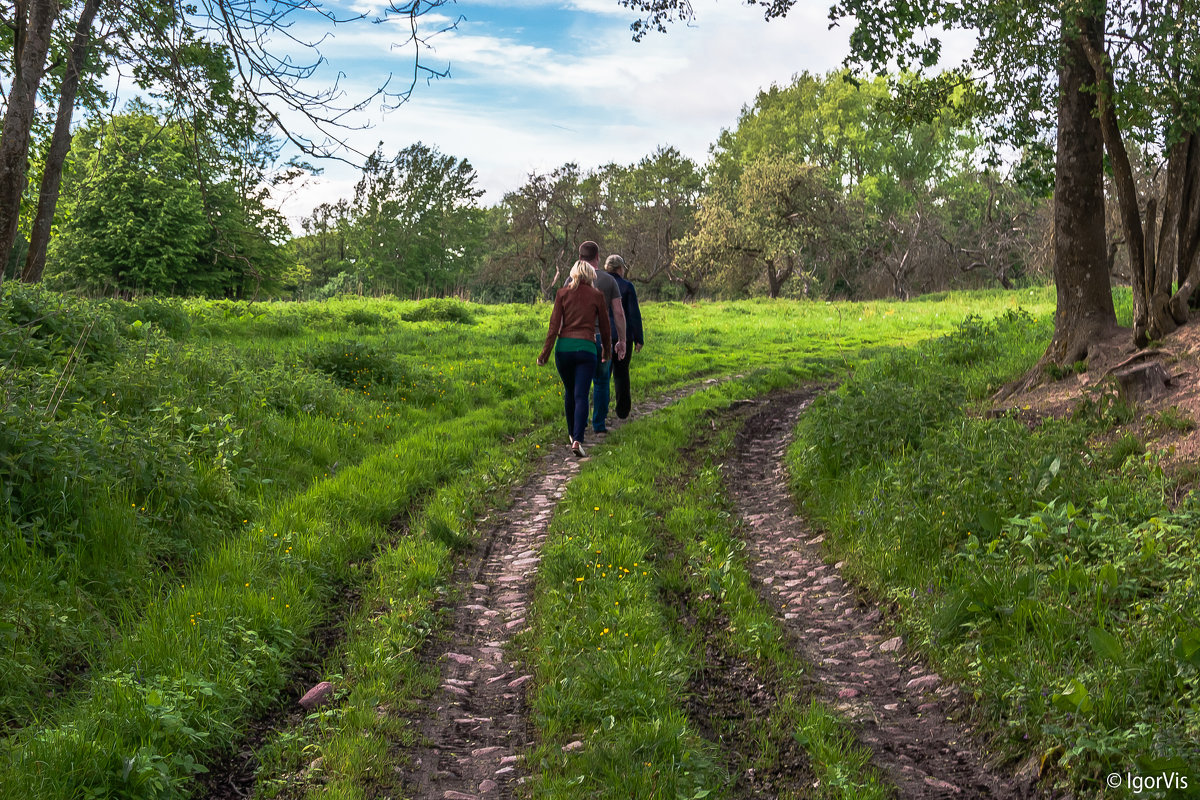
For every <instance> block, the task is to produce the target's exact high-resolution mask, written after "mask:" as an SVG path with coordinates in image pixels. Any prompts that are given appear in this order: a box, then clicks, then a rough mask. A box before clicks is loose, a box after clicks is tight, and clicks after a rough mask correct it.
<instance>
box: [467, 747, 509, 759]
mask: <svg viewBox="0 0 1200 800" xmlns="http://www.w3.org/2000/svg"><path fill="white" fill-rule="evenodd" d="M503 749H504V748H503V747H480V748H479V749H478V750H472V751H471V757H472V758H483V757H484V756H490V755H491V754H492V753H499V752H500V751H501V750H503Z"/></svg>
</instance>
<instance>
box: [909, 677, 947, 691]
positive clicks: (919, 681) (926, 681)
mask: <svg viewBox="0 0 1200 800" xmlns="http://www.w3.org/2000/svg"><path fill="white" fill-rule="evenodd" d="M941 682H942V679H941V678H940V677H939V676H937V675H922V676H921V677H920V678H913V679H912V680H911V681H909V682H908V683H906V684H905V685H904V688H905V689H913V690H916V691H919V692H924V691H927V690H929V689H936V688H937V687H938V686H939V685H941Z"/></svg>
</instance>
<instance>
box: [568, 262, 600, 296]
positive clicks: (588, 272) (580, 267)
mask: <svg viewBox="0 0 1200 800" xmlns="http://www.w3.org/2000/svg"><path fill="white" fill-rule="evenodd" d="M580 282H583V283H586V284H587V285H588V286H591V285H592V284H593V283H595V282H596V268H595V267H593V266H592V265H591V264H589V263H587V262H586V261H576V262H575V265H574V266H573V267H571V279H570V280H569V281H567V288H568V289H574V288H575V287H576V286H578V285H579V284H580Z"/></svg>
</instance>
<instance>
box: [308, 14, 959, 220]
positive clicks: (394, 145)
mask: <svg viewBox="0 0 1200 800" xmlns="http://www.w3.org/2000/svg"><path fill="white" fill-rule="evenodd" d="M568 2H569V3H570V5H569V8H568V9H567V10H564V7H563V5H562V4H561V3H551V2H549V1H548V0H471V2H463V3H461V4H458V5H455V6H446V7H443V9H442V10H443V11H451V10H457V11H462V13H463V14H464V15H466V17H467V20H466V21H464V22H462V23H461V24H460V25H459V26H458V27H457V28H456V29H454V30H450V31H447V32H445V33H443V34H440V35H439V36H437V37H436V38H434V39H433V40H432V42H431V44H432V49H431V50H430V51H429V52H428V53H427V54H426V57H427V59H428V60H430V61H431V63H432V62H437V63H448V64H449V66H450V71H451V76H452V77H451V78H449V79H448V80H443V81H435V82H433V83H432V84H429V85H426V84H425V83H424V82H419V83H418V85H417V88H416V91H415V92H414V94H413V96H412V98H411V100H410V102H409V103H407V104H406V105H404V106H402V107H401V108H400V109H399V110H398V111H396V112H393V113H391V114H389V115H387V116H386V117H382V118H377V119H376V123H377V124H376V126H375V127H374V128H373V129H372V130H370V131H365V132H358V133H355V134H353V135H352V136H351V140H352V141H353V142H354V143H355V146H357V147H358V148H359V149H361V150H366V151H370V150H373V149H374V146H375V142H377V141H378V140H379V139H381V138H382V139H384V140H385V142H386V145H385V149H386V150H387V151H389V152H396V151H398V150H400V149H401V148H403V147H405V146H407V145H409V144H411V143H413V142H415V141H417V140H421V141H423V142H425V143H426V144H431V145H436V146H437V147H438V148H439V149H441V150H442V152H444V153H448V154H450V155H454V156H459V157H463V158H467V159H468V160H470V162H471V163H472V164H473V165H474V166H475V168H476V169H477V170H478V172H479V175H480V184H481V186H482V188H484V189H486V191H487V194H486V195H485V198H484V200H485V202H496V201H498V200H499V199H500V197H501V196H502V195H503V194H504V193H505V192H506V191H510V190H512V189H515V188H517V187H518V186H520V185H521V184H522V183H524V181H525V179H526V178H527V176H528V174H529V173H530V172H532V171H539V172H546V171H549V170H551V169H553V168H554V167H556V166H559V165H561V164H563V163H566V162H568V161H573V162H576V163H578V164H580V166H582V167H584V168H590V167H597V166H600V165H602V164H604V163H608V162H618V163H630V162H633V161H636V160H638V159H640V158H642V157H643V156H645V155H647V154H649V153H651V152H652V151H653V150H654V149H655V148H657V147H658V146H660V145H673V146H675V147H677V148H678V149H679V150H680V151H682V152H683V153H684V154H685V155H688V156H690V157H691V158H693V159H695V160H696V161H698V162H701V163H702V162H704V161H705V160H706V158H707V154H708V146H709V145H710V144H711V143H712V142H713V141H714V140H715V139H716V137H717V135H718V133H719V132H720V130H721V129H722V128H724V127H730V126H732V125H734V124H735V123H736V121H737V116H738V113H739V111H740V110H741V108H742V106H743V105H745V104H749V103H752V102H753V101H754V97H755V95H756V94H757V92H758V91H759V90H760V89H764V88H766V87H767V86H769V85H770V84H771V83H780V84H787V83H789V82H790V80H791V78H792V76H793V75H795V74H797V73H799V72H802V71H805V70H807V71H810V72H814V73H824V72H826V71H829V70H831V69H836V68H837V67H839V66H840V64H841V61H842V59H843V58H844V57H845V55H846V54H847V52H848V44H847V37H848V35H849V27H848V26H843V27H839V28H835V29H833V30H829V23H828V20H827V17H826V13H827V11H826V9H827V6H826V5H825V4H824V3H815V2H807V3H805V2H798V3H797V5H796V6H795V7H794V8H793V10H792V12H791V13H790V14H789V15H788V16H787V17H785V18H783V19H779V20H774V21H771V22H766V21H764V20H763V18H762V13H761V9H760V8H757V7H746V6H743V5H740V4H738V3H734V2H729V0H722V2H716V1H715V0H696V2H695V3H694V5H695V10H696V20H695V22H694V23H693V24H691V25H676V26H675V27H673V28H672V29H671V30H670V32H669V33H667V34H665V35H659V34H652V35H650V36H647V37H646V39H645V40H644V41H643V42H641V43H634V42H633V41H631V35H630V31H629V23H630V22H631V21H632V20H633V19H634V18H636V15H634V14H632V13H631V12H629V11H628V9H624V8H622V7H621V6H620V5H619V4H618V2H617V0H568ZM447 18H449V15H447ZM542 24H544V25H545V26H547V27H545V28H538V29H535V26H537V25H542ZM555 26H556V27H555ZM387 33H394V31H393V32H389V31H378V32H376V31H371V32H370V35H369V36H367V37H366V38H364V39H361V40H360V39H359V38H358V37H355V38H354V39H353V40H352V41H348V42H338V43H337V45H336V46H337V48H338V53H339V55H341V54H343V53H345V55H347V57H349V56H352V55H353V51H352V50H345V51H343V48H353V50H357V52H358V53H359V54H360V55H362V54H367V53H371V54H375V57H379V54H381V53H385V52H387V53H389V54H390V55H391V56H393V57H395V53H394V52H392V51H389V50H387V49H386V47H385V44H384V43H385V41H386V38H387V37H386V35H385V34H387ZM394 39H395V36H394V35H393V36H392V40H393V41H394ZM954 44H955V46H956V47H957V46H958V43H957V41H956V42H955V43H954ZM405 57H406V58H409V59H411V54H410V53H409V54H406V56H405ZM331 58H332V56H331ZM368 58H369V56H368ZM396 60H397V63H399V62H400V59H398V58H397V59H396ZM367 66H368V65H366V64H364V68H363V69H362V70H355V71H353V72H351V73H350V74H349V77H348V79H347V80H348V82H349V83H350V84H353V83H354V82H355V81H359V80H361V81H362V84H361V86H359V87H358V88H360V89H362V90H365V89H367V88H368V84H369V80H367V79H368V77H369V76H370V75H371V74H372V72H371V70H370V69H368V68H367ZM375 66H378V64H376V65H375ZM407 68H408V70H411V60H409V62H408V67H407ZM393 71H396V72H397V73H398V74H404V71H403V70H393ZM328 172H329V177H328V178H327V181H328V183H327V184H326V185H325V186H324V188H321V187H320V185H318V186H317V187H314V188H312V189H307V190H303V191H300V192H297V194H296V196H295V197H294V198H293V200H292V201H291V202H289V203H288V205H287V207H286V211H287V213H289V214H291V215H293V217H296V216H297V215H303V214H306V213H308V211H309V210H310V209H311V208H312V207H313V206H314V205H315V204H316V202H323V201H327V200H331V199H336V196H348V192H347V193H345V195H335V196H332V197H331V196H330V195H333V193H334V191H335V187H345V186H347V185H349V186H352V185H353V182H354V180H353V179H352V178H351V179H347V178H345V177H339V175H342V174H345V173H346V172H347V171H346V170H345V168H343V167H330V169H329V170H328ZM348 172H349V173H353V170H349V171H348ZM318 197H319V198H320V199H318V200H316V202H313V199H314V198H318Z"/></svg>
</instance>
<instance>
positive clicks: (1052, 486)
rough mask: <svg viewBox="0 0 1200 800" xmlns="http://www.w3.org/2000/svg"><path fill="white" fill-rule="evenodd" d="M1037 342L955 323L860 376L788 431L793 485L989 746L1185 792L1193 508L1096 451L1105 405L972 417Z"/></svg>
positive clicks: (1040, 329)
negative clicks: (967, 707)
mask: <svg viewBox="0 0 1200 800" xmlns="http://www.w3.org/2000/svg"><path fill="white" fill-rule="evenodd" d="M1048 334H1049V326H1048V324H1046V323H1036V322H1035V321H1034V320H1032V319H1031V318H1029V317H1027V316H1024V315H1010V316H1008V317H1006V318H1003V319H999V320H996V321H993V322H991V323H982V322H980V321H969V322H968V323H966V324H964V325H963V326H962V327H961V328H960V329H959V330H958V331H957V332H956V333H955V334H953V335H951V336H948V337H945V338H943V339H940V340H937V341H935V342H931V343H929V344H927V345H924V346H921V347H918V348H915V349H914V350H912V351H911V352H906V353H901V354H893V355H888V356H883V357H880V358H879V359H877V360H876V361H874V362H872V363H870V364H866V365H864V366H862V367H860V368H859V369H858V370H857V371H856V373H855V375H854V377H853V378H852V379H850V380H848V381H847V382H846V383H844V384H843V385H842V386H841V387H840V389H839V390H838V391H837V392H835V393H831V394H829V395H827V396H826V397H824V398H822V399H821V400H819V401H818V402H817V403H815V404H814V406H813V408H812V409H811V410H810V411H809V412H808V413H807V414H806V415H805V417H804V418H803V419H802V420H801V423H800V426H799V429H798V439H797V442H796V444H795V445H794V446H793V448H792V449H791V450H790V452H789V462H790V466H791V469H792V474H793V479H794V482H795V486H796V489H797V491H798V492H799V494H800V496H801V497H802V498H803V500H804V503H805V505H806V506H807V508H808V510H809V511H810V513H811V514H812V516H813V518H814V519H815V520H816V521H817V522H819V524H821V525H823V526H824V527H825V528H826V529H827V530H828V532H829V536H828V538H827V542H828V543H829V544H828V546H829V547H830V548H831V550H832V552H833V553H835V554H836V556H837V558H839V559H843V560H845V562H846V565H847V566H846V571H847V572H848V573H849V574H850V575H852V576H853V577H854V578H856V579H857V580H859V581H860V582H862V583H864V584H865V585H867V586H868V587H870V588H871V589H872V590H873V591H874V592H875V593H876V594H877V595H878V596H880V597H881V598H884V599H886V600H889V601H891V602H892V603H894V604H895V606H896V607H897V609H898V611H899V615H900V618H901V619H902V621H903V625H904V631H905V633H906V634H907V637H908V639H909V641H910V643H914V644H916V645H917V646H918V647H919V648H921V649H922V650H924V651H925V652H926V653H927V655H928V656H929V657H930V658H931V660H932V661H933V662H934V663H935V664H937V665H938V666H939V668H940V669H942V670H944V671H945V672H947V673H949V674H950V675H952V676H953V677H954V678H955V679H956V680H959V681H962V682H963V683H964V684H965V685H966V686H967V687H969V688H970V689H972V690H973V691H974V693H975V695H976V696H977V697H978V698H979V699H980V700H981V701H982V706H983V708H984V709H985V710H986V713H987V715H988V717H989V719H990V722H991V724H992V727H993V730H994V731H995V732H996V736H997V747H998V749H1000V750H1001V751H1002V752H1004V753H1007V754H1009V755H1011V756H1013V757H1019V758H1030V757H1032V758H1033V759H1035V760H1034V761H1032V762H1031V763H1033V764H1034V768H1035V769H1040V770H1041V771H1042V772H1043V773H1044V774H1045V777H1046V779H1047V780H1048V781H1050V782H1053V783H1060V784H1064V785H1070V786H1072V787H1074V788H1075V789H1076V790H1077V791H1080V792H1082V793H1084V794H1086V795H1087V796H1104V795H1105V793H1106V792H1108V791H1109V790H1107V789H1106V787H1105V785H1104V782H1105V777H1106V776H1107V775H1108V774H1109V773H1112V772H1117V773H1119V774H1121V775H1124V774H1125V773H1126V772H1129V773H1132V774H1134V775H1139V774H1140V775H1145V774H1156V775H1157V774H1160V773H1166V774H1169V773H1171V772H1172V771H1175V772H1177V773H1178V774H1179V775H1185V776H1186V775H1189V774H1190V775H1191V781H1190V783H1191V784H1192V786H1193V787H1194V786H1195V785H1196V784H1197V783H1200V781H1198V780H1197V776H1196V775H1195V773H1194V770H1195V769H1196V765H1197V764H1200V748H1198V746H1197V742H1198V741H1200V713H1198V712H1197V708H1198V707H1200V605H1198V604H1197V601H1196V593H1197V583H1196V575H1197V568H1198V567H1200V563H1198V556H1200V553H1198V552H1197V549H1196V547H1195V543H1194V536H1193V531H1194V529H1195V524H1196V522H1197V521H1198V520H1200V506H1198V505H1197V501H1196V499H1195V498H1188V499H1187V500H1186V501H1185V502H1184V503H1183V504H1182V505H1180V506H1178V507H1175V508H1172V507H1169V506H1168V505H1167V502H1166V497H1165V492H1164V489H1165V488H1166V483H1167V482H1166V481H1165V480H1164V479H1163V475H1162V473H1161V470H1160V469H1159V468H1158V466H1157V464H1156V459H1155V457H1154V455H1153V454H1151V453H1147V452H1145V450H1144V448H1142V447H1130V446H1129V442H1127V441H1125V439H1123V438H1120V437H1118V438H1116V441H1115V443H1114V444H1112V445H1097V444H1095V442H1097V441H1099V440H1100V439H1099V438H1098V434H1103V433H1107V432H1109V431H1111V430H1113V429H1114V428H1116V427H1119V426H1120V424H1121V422H1122V420H1124V419H1127V418H1128V417H1127V416H1126V414H1127V412H1128V409H1124V408H1122V406H1121V404H1120V403H1119V402H1116V401H1115V400H1114V399H1113V398H1112V397H1108V398H1105V397H1099V399H1097V401H1096V402H1093V403H1092V404H1091V405H1090V406H1086V407H1085V408H1083V409H1082V410H1081V411H1080V412H1079V413H1077V414H1075V415H1074V416H1073V417H1071V418H1069V419H1064V420H1053V419H1047V420H1042V421H1039V422H1037V423H1035V424H1027V423H1026V422H1023V421H1021V420H1020V419H1018V418H1016V417H1015V416H1012V417H1003V418H999V419H988V418H984V417H983V416H981V415H979V414H977V413H976V412H975V410H974V409H975V408H976V403H977V402H978V401H980V400H981V399H984V398H986V397H987V396H988V395H989V393H990V390H992V389H994V388H995V387H996V386H997V385H999V383H1000V382H1001V381H1003V380H1004V379H1007V378H1009V377H1012V376H1015V375H1017V374H1019V372H1020V371H1021V370H1022V369H1024V368H1026V367H1028V366H1029V365H1031V364H1032V363H1033V362H1034V361H1035V360H1036V358H1037V357H1038V356H1039V355H1040V353H1041V351H1042V348H1043V347H1044V342H1045V341H1046V337H1047V336H1048ZM868 431H869V432H870V435H869V436H864V435H863V434H864V432H868ZM1108 438H1109V439H1111V438H1112V437H1108ZM1189 770H1191V771H1192V772H1191V773H1189ZM1109 793H1110V794H1111V792H1109ZM1117 794H1119V792H1118V793H1117Z"/></svg>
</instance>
